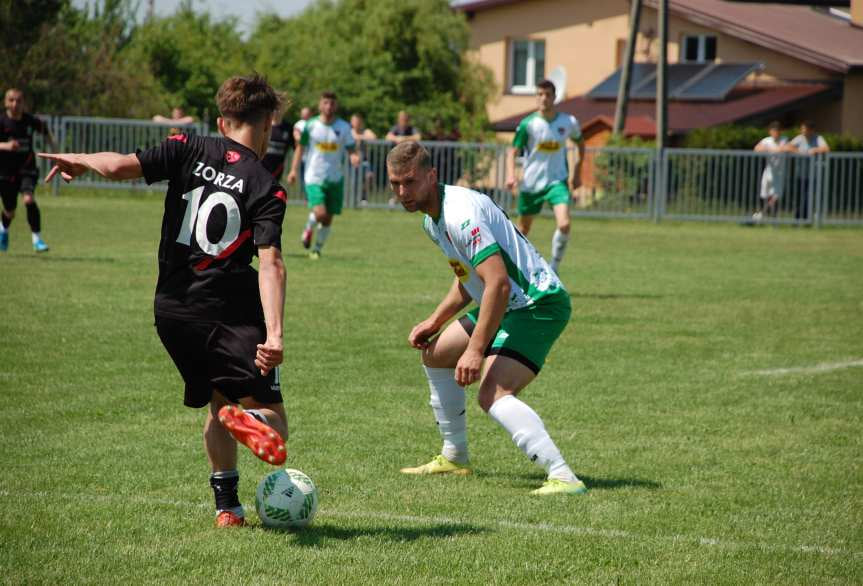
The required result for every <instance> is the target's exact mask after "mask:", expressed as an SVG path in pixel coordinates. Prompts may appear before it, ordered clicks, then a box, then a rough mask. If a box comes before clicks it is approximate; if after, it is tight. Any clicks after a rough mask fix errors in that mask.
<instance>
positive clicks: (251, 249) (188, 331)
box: [41, 75, 287, 527]
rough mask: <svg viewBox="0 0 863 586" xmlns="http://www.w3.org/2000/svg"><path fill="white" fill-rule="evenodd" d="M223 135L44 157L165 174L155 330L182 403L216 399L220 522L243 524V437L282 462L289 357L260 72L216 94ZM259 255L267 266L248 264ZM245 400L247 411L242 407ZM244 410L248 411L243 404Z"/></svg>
mask: <svg viewBox="0 0 863 586" xmlns="http://www.w3.org/2000/svg"><path fill="white" fill-rule="evenodd" d="M216 102H217V105H218V108H219V112H220V113H221V117H220V118H218V120H217V124H218V127H219V131H220V132H221V134H222V135H223V136H221V137H218V138H217V137H204V136H196V135H189V134H177V135H173V136H171V137H169V138H167V139H166V140H165V141H164V142H162V143H161V144H160V145H157V146H155V147H152V148H149V149H147V150H144V151H140V152H138V153H133V154H128V155H126V154H119V153H95V154H58V155H41V156H44V157H46V158H48V159H51V160H52V161H53V162H54V164H55V166H54V168H53V169H52V170H51V173H50V174H49V175H48V179H50V178H51V177H53V176H54V175H55V174H56V173H58V172H59V173H60V174H61V175H62V177H63V179H65V180H66V181H70V180H71V179H72V178H74V177H77V176H79V175H81V174H83V173H85V172H87V171H94V172H96V173H98V174H99V175H102V176H103V177H107V178H109V179H115V180H123V179H136V178H139V177H143V178H144V179H145V180H146V181H147V183H154V182H156V181H163V180H168V182H169V183H168V191H167V194H166V196H165V213H164V216H163V218H162V238H161V241H160V243H159V278H158V282H157V284H156V299H155V304H154V309H155V315H156V331H157V333H158V334H159V338H160V339H161V340H162V344H163V345H164V346H165V349H166V350H167V351H168V354H169V355H170V356H171V358H172V359H173V361H174V363H175V364H176V366H177V369H178V370H179V371H180V374H181V375H182V377H183V380H184V381H185V385H186V388H185V397H184V401H183V402H184V404H185V405H187V406H189V407H194V408H201V407H206V406H209V409H208V412H207V419H206V423H205V424H204V448H205V451H206V453H207V458H208V460H209V462H210V466H211V474H210V484H211V486H212V488H213V493H214V496H215V500H216V524H217V525H218V526H220V527H227V526H233V525H242V524H244V514H243V507H242V505H240V501H239V498H238V496H237V485H238V481H239V473H238V472H237V441H240V442H242V443H244V444H245V445H246V446H248V447H249V448H250V449H251V450H252V452H253V453H254V454H255V455H256V456H258V457H259V458H261V459H262V460H264V461H265V462H269V463H271V464H274V465H280V464H281V463H283V462H284V460H285V456H286V451H285V444H284V441H283V440H282V438H283V437H286V434H287V418H286V416H285V411H284V407H283V406H282V395H281V389H280V386H279V375H278V368H277V367H278V365H279V364H281V362H282V357H283V346H282V313H283V310H284V299H285V269H284V264H283V263H282V255H281V251H280V249H281V232H282V220H283V219H284V215H285V199H286V198H285V192H284V190H283V189H282V188H281V187H280V186H279V185H278V184H277V183H276V182H275V181H273V178H272V176H271V175H270V174H269V173H267V171H266V170H265V169H264V168H263V167H262V166H261V164H260V158H261V157H262V156H263V155H264V153H265V152H266V150H267V142H268V139H269V136H270V126H271V119H272V116H273V115H274V114H275V113H276V112H278V111H279V108H280V107H281V102H282V97H281V96H280V95H279V94H278V93H276V92H275V91H274V90H273V88H272V87H270V86H269V84H267V82H266V80H264V79H263V78H262V77H259V76H257V75H254V76H250V77H232V78H229V79H228V80H226V81H225V82H224V83H223V84H222V86H221V87H220V88H219V91H218V93H217V94H216ZM255 254H257V256H258V258H259V272H257V273H256V272H255V270H254V269H253V268H252V267H251V266H250V265H251V262H252V256H253V255H255ZM236 404H239V405H241V406H242V407H237V406H235V405H236ZM243 408H245V409H243Z"/></svg>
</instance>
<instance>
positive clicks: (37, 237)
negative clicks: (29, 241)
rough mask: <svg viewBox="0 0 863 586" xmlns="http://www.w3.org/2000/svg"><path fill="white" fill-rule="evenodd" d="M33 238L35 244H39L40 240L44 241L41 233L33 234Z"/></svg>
mask: <svg viewBox="0 0 863 586" xmlns="http://www.w3.org/2000/svg"><path fill="white" fill-rule="evenodd" d="M32 238H33V244H36V243H37V242H39V240H41V239H42V234H41V233H39V232H33V233H32Z"/></svg>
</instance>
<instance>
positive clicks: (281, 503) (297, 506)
mask: <svg viewBox="0 0 863 586" xmlns="http://www.w3.org/2000/svg"><path fill="white" fill-rule="evenodd" d="M255 508H256V509H257V510H258V517H260V518H261V522H262V523H263V524H264V525H265V526H267V527H272V528H274V529H298V528H300V527H305V526H306V525H308V524H309V523H311V522H312V519H314V518H315V513H316V512H317V511H318V489H317V488H316V487H315V483H314V482H312V479H311V478H309V477H308V476H306V475H305V474H304V473H303V472H300V471H299V470H294V469H292V468H286V469H284V470H276V471H275V472H273V473H271V474H268V475H267V476H265V477H264V478H263V479H262V480H261V481H260V482H259V483H258V490H257V493H256V494H255Z"/></svg>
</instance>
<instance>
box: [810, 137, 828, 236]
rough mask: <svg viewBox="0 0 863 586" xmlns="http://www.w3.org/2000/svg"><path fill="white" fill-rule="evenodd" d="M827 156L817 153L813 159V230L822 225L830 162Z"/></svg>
mask: <svg viewBox="0 0 863 586" xmlns="http://www.w3.org/2000/svg"><path fill="white" fill-rule="evenodd" d="M829 156H830V154H829V153H827V154H822V153H819V154H818V155H816V156H815V157H813V158H814V159H815V173H816V174H815V181H816V184H815V188H814V189H815V195H814V199H815V202H814V203H815V206H814V210H813V212H812V214H813V216H814V220H815V228H820V227H821V225H822V217H821V216H822V214H823V209H824V198H825V195H826V193H827V183H828V182H829V177H830V173H829V169H827V167H828V165H829V163H830V161H829V159H828V157H829ZM825 170H827V172H825Z"/></svg>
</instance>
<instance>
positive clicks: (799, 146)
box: [784, 120, 830, 220]
mask: <svg viewBox="0 0 863 586" xmlns="http://www.w3.org/2000/svg"><path fill="white" fill-rule="evenodd" d="M784 150H786V151H788V152H792V153H799V154H802V155H820V154H822V153H829V152H830V146H829V145H828V144H827V141H826V140H824V137H823V136H821V135H820V134H817V133H816V132H815V124H814V123H813V122H812V121H811V120H805V121H803V123H802V124H801V125H800V134H798V135H797V136H795V137H794V138H793V139H792V140H791V142H790V143H788V144H787V145H786V146H785V149H784ZM796 168H797V173H796V177H797V202H796V206H795V210H794V219H795V220H806V219H808V218H809V212H810V210H809V186H810V180H811V173H812V166H811V165H809V163H808V161H800V160H798V161H797V164H796Z"/></svg>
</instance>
